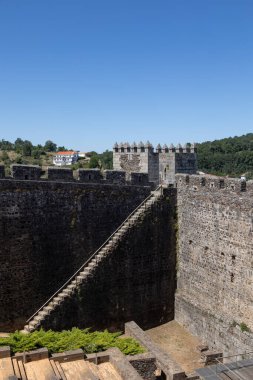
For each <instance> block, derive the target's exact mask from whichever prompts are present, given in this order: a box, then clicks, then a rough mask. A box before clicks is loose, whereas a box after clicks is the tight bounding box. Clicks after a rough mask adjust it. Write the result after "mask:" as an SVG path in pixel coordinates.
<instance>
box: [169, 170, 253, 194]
mask: <svg viewBox="0 0 253 380" xmlns="http://www.w3.org/2000/svg"><path fill="white" fill-rule="evenodd" d="M176 183H177V188H178V190H179V191H180V190H181V189H183V188H184V186H186V187H187V191H188V190H192V189H194V190H196V189H200V188H201V187H205V188H206V189H205V191H217V190H220V191H232V192H236V193H241V192H246V191H250V190H253V181H242V180H241V179H239V178H227V177H217V176H211V175H206V176H203V175H190V176H189V175H188V174H176Z"/></svg>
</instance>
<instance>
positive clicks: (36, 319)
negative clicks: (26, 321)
mask: <svg viewBox="0 0 253 380" xmlns="http://www.w3.org/2000/svg"><path fill="white" fill-rule="evenodd" d="M42 319H43V317H42V316H40V315H35V317H34V318H33V321H36V322H37V323H38V322H40V321H41V320H42Z"/></svg>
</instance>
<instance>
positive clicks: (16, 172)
mask: <svg viewBox="0 0 253 380" xmlns="http://www.w3.org/2000/svg"><path fill="white" fill-rule="evenodd" d="M11 176H12V178H14V179H21V180H38V179H39V178H40V176H41V168H40V166H37V165H19V164H13V165H11Z"/></svg>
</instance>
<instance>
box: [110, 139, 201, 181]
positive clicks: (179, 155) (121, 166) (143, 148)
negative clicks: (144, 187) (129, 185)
mask: <svg viewBox="0 0 253 380" xmlns="http://www.w3.org/2000/svg"><path fill="white" fill-rule="evenodd" d="M196 152H197V149H196V146H195V144H191V145H187V144H186V145H184V147H182V146H181V145H180V144H178V145H177V147H174V145H172V144H171V145H170V146H169V148H168V146H167V145H166V144H164V145H163V147H161V145H160V144H158V145H157V147H156V151H155V152H154V148H153V145H152V144H150V142H149V141H147V143H146V144H143V143H142V142H140V143H139V144H138V145H137V144H136V143H133V144H132V145H130V144H129V143H124V144H123V143H120V144H117V143H116V144H115V145H114V147H113V168H114V169H115V170H123V171H125V172H126V173H127V175H128V176H130V173H132V172H134V173H147V174H148V178H149V181H152V182H155V183H156V184H158V183H160V184H163V185H175V174H176V173H187V174H196V171H197V155H196Z"/></svg>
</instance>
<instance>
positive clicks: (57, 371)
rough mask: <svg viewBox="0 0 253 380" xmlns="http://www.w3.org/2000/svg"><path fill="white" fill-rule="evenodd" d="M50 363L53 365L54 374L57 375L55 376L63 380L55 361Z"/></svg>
mask: <svg viewBox="0 0 253 380" xmlns="http://www.w3.org/2000/svg"><path fill="white" fill-rule="evenodd" d="M50 363H51V366H52V368H53V370H54V373H55V376H56V377H57V380H63V379H62V377H61V375H60V372H59V370H58V368H57V367H56V364H55V361H54V360H50Z"/></svg>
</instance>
